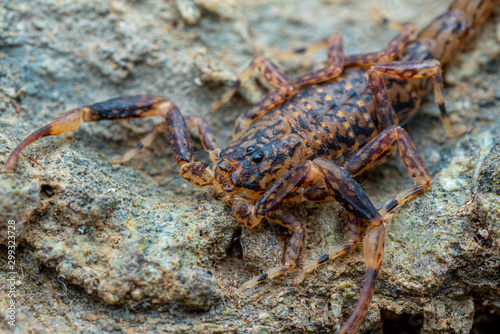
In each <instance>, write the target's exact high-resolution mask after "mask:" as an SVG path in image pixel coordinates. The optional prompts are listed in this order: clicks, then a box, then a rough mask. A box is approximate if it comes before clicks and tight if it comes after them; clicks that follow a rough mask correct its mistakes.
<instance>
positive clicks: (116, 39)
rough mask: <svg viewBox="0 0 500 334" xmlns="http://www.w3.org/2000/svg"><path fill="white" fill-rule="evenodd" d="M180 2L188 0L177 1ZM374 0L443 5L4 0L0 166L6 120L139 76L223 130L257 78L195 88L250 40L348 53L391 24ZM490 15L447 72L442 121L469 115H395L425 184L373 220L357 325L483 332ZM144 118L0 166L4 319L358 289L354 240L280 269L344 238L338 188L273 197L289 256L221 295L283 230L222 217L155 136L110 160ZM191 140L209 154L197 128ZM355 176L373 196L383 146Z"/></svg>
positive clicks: (25, 118) (346, 297)
mask: <svg viewBox="0 0 500 334" xmlns="http://www.w3.org/2000/svg"><path fill="white" fill-rule="evenodd" d="M180 6H192V8H195V11H196V12H195V13H194V14H193V15H194V16H193V15H191V16H189V15H190V13H189V11H187V12H186V11H185V10H184V9H182V10H181V8H180ZM375 8H378V9H379V10H380V11H382V13H383V14H384V15H386V16H389V17H390V18H396V19H398V20H403V21H412V22H416V23H417V24H419V25H420V26H422V25H423V24H425V23H426V22H428V20H429V18H431V17H434V16H435V15H437V14H439V13H441V12H442V11H443V10H444V8H445V4H437V3H436V2H435V1H428V0H423V1H421V3H420V2H419V3H418V4H417V3H414V2H411V1H394V2H384V3H383V4H381V2H378V1H375V0H357V1H352V2H337V3H333V2H332V3H330V2H325V1H319V0H318V1H316V0H314V1H313V0H311V1H294V2H290V1H274V2H269V3H268V2H260V1H253V0H252V1H250V0H248V1H238V2H237V3H235V2H232V1H227V0H226V1H220V2H218V1H175V2H174V1H171V2H167V1H90V0H86V1H79V2H77V3H75V2H64V1H62V2H61V1H55V0H54V1H45V0H44V1H37V0H33V1H15V2H8V3H5V4H4V3H2V4H1V5H0V165H3V164H4V163H5V161H6V159H7V156H8V154H9V153H10V151H11V150H12V149H13V148H14V147H15V145H17V143H18V142H19V141H20V140H21V139H22V138H24V137H25V136H26V135H27V134H28V133H30V132H32V131H33V130H35V129H37V128H38V127H40V126H41V125H43V124H46V123H47V122H49V121H51V120H52V119H54V117H55V116H56V115H58V114H60V113H61V112H63V111H64V110H68V109H71V108H74V107H76V106H79V105H84V104H88V103H93V102H97V101H101V100H105V99H108V98H111V97H115V96H119V95H130V94H138V93H150V94H164V95H166V96H169V97H171V98H172V99H173V100H175V101H176V103H177V104H178V105H179V107H180V108H181V111H182V112H183V113H184V114H201V115H203V116H205V117H206V118H207V119H208V121H209V123H210V124H211V126H212V128H213V130H214V132H215V133H216V134H217V139H218V142H219V144H220V146H225V145H226V144H227V143H228V142H229V138H230V133H231V130H232V124H233V122H234V120H235V118H236V117H237V115H238V113H241V112H242V111H243V110H244V109H245V107H247V106H248V103H249V102H248V101H253V102H254V101H256V100H258V99H259V98H260V97H262V94H263V91H262V89H261V85H260V83H259V82H257V81H256V82H253V83H251V84H249V85H248V86H247V87H245V88H244V89H242V90H241V92H240V93H241V95H242V96H243V97H244V99H246V100H247V101H245V100H243V99H241V98H234V99H233V100H232V101H231V103H230V105H229V106H228V107H225V108H223V109H222V110H220V111H218V113H217V114H213V115H212V114H209V113H208V107H209V106H210V104H211V103H212V102H213V101H215V99H217V98H218V97H219V96H220V95H221V94H222V92H223V91H224V85H226V84H228V83H230V82H231V81H232V80H234V78H235V77H236V75H237V73H238V71H239V70H240V69H242V68H243V67H244V66H245V65H246V64H247V63H248V62H249V60H250V59H251V56H252V55H253V54H255V53H256V52H257V50H259V49H260V50H261V51H262V52H264V53H265V54H268V55H270V56H271V57H272V55H273V50H275V49H281V50H286V49H290V48H294V47H299V46H303V45H305V44H307V43H309V42H310V41H313V40H318V39H320V38H323V37H325V36H327V35H329V34H331V33H333V32H341V33H342V34H343V35H344V40H345V46H346V53H348V54H352V53H357V52H362V51H376V50H380V49H382V48H383V47H384V46H385V44H386V43H387V42H388V41H389V40H390V38H391V37H392V36H393V35H394V31H390V30H388V29H387V28H384V27H382V26H380V25H378V24H377V23H376V22H375V21H373V20H372V19H371V16H370V14H371V13H372V12H373V10H374V9H375ZM196 13H199V15H200V16H198V14H196ZM183 18H184V20H188V19H192V21H191V22H188V23H189V24H193V25H189V26H188V25H186V24H185V21H183ZM498 18H499V16H498V13H497V15H496V16H495V17H494V18H492V19H491V20H489V21H488V22H487V23H486V25H485V27H484V28H483V29H482V31H481V32H480V33H479V34H478V36H477V38H475V39H474V40H472V41H471V43H470V44H469V46H468V47H467V48H466V50H465V51H464V52H463V53H462V54H461V55H459V56H458V57H457V58H456V59H455V60H454V61H453V62H452V63H451V64H450V65H449V66H448V68H447V71H446V74H445V80H446V81H447V82H448V83H449V84H450V85H449V86H448V87H446V94H447V99H448V107H449V110H450V112H451V113H452V120H453V121H454V122H456V123H459V122H462V123H464V122H465V123H467V124H468V125H469V126H470V128H471V129H470V132H469V133H468V134H467V135H465V136H462V137H459V138H456V139H453V140H451V139H447V138H445V137H444V133H443V129H442V126H441V124H440V122H439V119H438V117H437V115H438V111H437V108H436V106H435V105H434V104H433V103H432V102H431V103H427V104H425V105H423V106H422V108H421V109H422V110H421V112H420V114H419V115H418V116H417V117H416V118H415V119H414V120H413V121H412V122H411V124H410V125H409V127H408V131H409V133H410V135H411V136H412V138H414V140H415V143H416V145H417V147H418V148H419V150H420V151H421V153H422V155H423V156H424V158H425V160H426V162H427V164H428V167H429V169H430V171H431V174H432V176H433V179H434V184H433V186H432V187H431V189H430V190H429V191H428V192H427V193H425V194H424V195H423V196H420V197H418V198H417V199H415V200H413V201H412V202H410V203H408V204H407V205H405V206H404V207H402V208H401V209H399V210H398V211H397V213H396V215H395V216H394V219H393V221H392V222H391V224H390V226H389V228H388V233H387V237H386V255H385V258H384V262H383V267H382V271H381V273H380V278H379V283H378V285H377V289H376V294H375V298H374V301H373V303H372V306H371V307H370V311H369V313H368V315H367V317H366V319H365V321H364V323H363V325H362V327H361V329H360V331H361V332H368V331H371V332H377V331H378V332H380V331H382V330H384V331H390V330H391V329H399V330H400V331H403V330H404V331H407V332H411V333H413V332H417V331H420V330H421V331H422V332H428V333H444V332H446V333H448V332H456V333H462V332H468V331H471V328H472V331H475V332H477V333H482V332H485V331H487V330H488V326H490V328H493V327H491V326H493V325H492V323H494V321H495V320H494V319H497V318H498V316H497V317H496V318H495V317H491V316H489V314H490V313H491V312H498V310H499V309H500V289H499V286H498V284H499V282H500V274H499V272H500V251H499V243H498V238H499V237H500V218H499V217H500V207H499V203H500V200H499V196H500V192H499V184H498V182H499V167H498V164H499V150H500V148H499V145H498V142H499V139H498V136H499V131H498V129H499V128H500V108H499V105H498V101H499V100H500V84H499V79H500V76H499V74H498V73H499V66H500V62H499V60H498V59H499V55H500V40H499V38H498V31H499V30H498V27H499V26H500V24H499V19H498ZM323 61H324V54H322V53H318V54H317V55H314V56H310V57H309V56H308V57H307V61H305V63H304V61H303V60H302V58H301V57H297V58H296V59H295V58H294V59H291V60H290V61H287V62H286V63H284V64H282V66H283V68H285V69H286V70H287V73H291V75H292V76H293V75H297V74H299V73H303V71H304V70H306V69H308V68H309V67H308V64H316V66H317V65H318V64H321V63H322V62H323ZM157 121H158V120H152V119H146V120H134V121H124V122H96V123H87V124H84V125H83V126H82V128H81V129H80V130H78V131H77V132H74V133H71V134H68V135H64V136H59V137H53V138H45V139H43V140H41V141H39V142H37V143H36V144H34V145H32V146H30V148H28V149H27V150H26V151H25V152H24V153H23V154H22V156H21V158H20V159H19V165H18V166H17V167H16V168H15V169H13V170H12V171H10V172H7V173H6V172H3V171H2V172H0V219H1V221H0V238H1V239H2V242H5V240H6V239H5V238H6V224H7V222H8V221H9V220H15V221H16V238H17V241H18V243H19V245H20V246H19V247H18V253H17V255H16V256H17V257H18V258H17V261H18V262H17V271H18V272H19V275H18V277H17V283H16V287H17V289H18V299H17V301H18V313H17V325H16V331H18V332H27V331H32V330H38V331H40V332H43V331H47V332H54V331H56V332H69V331H77V332H83V331H86V332H102V331H105V332H114V331H129V332H146V331H150V330H157V331H167V332H223V331H234V332H251V333H267V332H280V331H281V332H290V331H293V332H307V331H316V332H318V331H335V330H336V329H338V328H339V326H340V325H341V324H342V322H343V321H345V319H346V317H347V316H348V315H349V314H350V311H351V310H352V308H353V306H354V304H355V302H356V301H357V298H358V296H359V292H360V289H361V286H362V280H363V276H364V268H365V266H364V263H363V257H362V252H360V251H359V250H357V251H355V252H353V253H351V254H348V255H347V256H345V257H343V258H342V259H339V261H336V262H334V263H329V264H327V265H324V266H323V267H321V268H319V269H318V270H316V271H314V272H313V273H311V274H308V275H307V276H306V277H305V279H304V281H303V282H302V283H301V284H299V285H296V284H294V283H296V281H297V279H298V277H299V276H300V267H302V264H303V263H304V262H305V261H307V260H311V259H314V258H316V257H317V256H318V255H320V254H322V253H324V252H325V251H326V250H328V249H329V248H330V247H333V246H334V245H337V244H339V243H341V242H343V241H345V240H346V238H347V236H346V233H345V222H346V217H345V215H344V212H343V210H342V209H341V208H340V207H339V205H337V204H335V203H321V204H313V203H306V204H303V205H300V206H293V207H290V208H289V210H290V212H292V213H293V214H295V215H297V216H298V217H299V218H300V219H301V220H302V221H303V222H304V224H305V226H306V229H307V233H308V234H307V237H306V243H307V246H306V247H305V249H304V252H303V255H302V259H301V261H300V262H299V266H298V267H299V269H296V270H294V271H293V272H292V273H290V274H288V275H286V276H284V277H283V278H280V279H275V280H272V281H268V282H266V283H264V284H261V285H259V286H257V287H255V288H252V289H250V290H248V291H245V292H244V293H243V294H242V295H235V294H234V290H235V288H237V287H238V286H239V285H240V284H242V283H243V282H244V281H245V280H246V279H248V278H250V277H251V276H252V275H254V274H257V273H259V272H260V271H262V270H265V269H267V268H268V267H270V266H273V265H275V264H276V263H279V262H280V261H282V258H283V253H284V250H285V247H286V243H287V242H288V239H289V237H290V233H289V231H287V230H284V229H283V228H281V227H280V226H277V225H274V224H269V223H267V222H263V223H262V224H261V225H262V226H259V227H258V228H256V229H255V231H252V230H250V231H249V230H243V231H241V230H239V227H238V226H237V225H236V224H235V222H234V220H233V219H232V217H231V211H230V209H229V208H227V207H225V206H223V205H222V204H221V203H220V202H217V201H216V200H214V199H213V198H212V197H211V195H210V192H209V191H206V190H199V189H196V188H194V187H192V186H190V185H189V184H186V182H184V181H183V180H181V179H180V177H179V175H178V166H177V165H176V164H175V162H174V160H173V157H172V154H171V150H170V148H169V145H168V140H167V138H166V136H164V135H163V136H160V137H159V138H158V139H157V140H156V141H155V142H154V144H153V145H152V146H151V147H150V148H148V149H147V150H145V151H143V152H141V153H140V154H139V156H137V157H136V158H134V159H133V160H131V161H130V162H128V163H126V164H123V165H113V164H111V162H110V161H111V158H112V157H113V155H115V154H122V153H124V152H125V151H126V150H127V149H130V148H132V147H134V146H135V145H136V143H137V142H138V141H139V140H140V138H142V137H143V136H144V135H145V134H146V133H147V132H149V131H150V129H151V128H152V126H153V124H154V123H155V122H157ZM195 148H196V150H197V154H198V156H199V157H200V159H201V160H202V161H207V160H208V159H207V156H206V154H204V153H203V152H202V147H201V145H200V143H199V142H197V141H196V142H195ZM359 182H360V184H362V185H363V187H364V188H365V190H366V191H367V193H368V194H369V195H370V196H371V197H372V198H373V200H374V202H375V203H376V204H380V203H383V202H385V201H386V200H387V199H389V198H390V197H391V196H392V195H393V194H395V193H396V192H397V191H398V190H401V189H403V188H404V187H407V186H408V185H409V184H410V183H411V180H410V178H409V176H408V174H407V171H406V169H405V168H404V166H403V165H402V164H401V163H400V161H399V159H398V158H395V159H392V160H391V161H389V162H388V163H386V164H385V165H383V166H381V167H379V168H378V169H376V170H374V171H372V172H369V173H367V174H365V175H362V176H361V177H360V179H359ZM2 247H3V248H2V252H1V254H4V255H2V256H4V257H3V258H5V256H6V254H7V252H6V248H5V247H4V246H2ZM21 268H22V272H23V274H24V276H23V275H22V274H21ZM1 270H2V271H6V268H1ZM2 277H3V276H2ZM65 289H67V292H65V291H66V290H65ZM8 302H9V299H8V297H7V293H6V290H5V289H2V290H1V291H0V310H1V312H0V313H1V314H2V321H1V322H0V328H2V329H3V330H5V329H11V328H10V327H8V324H7V323H6V319H7V318H6V314H7V313H6V312H5V310H6V308H7V305H8ZM48 305H50V306H48ZM193 310H197V311H199V312H192V311H193ZM492 318H493V320H491V319H492Z"/></svg>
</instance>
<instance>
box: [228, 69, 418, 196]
mask: <svg viewBox="0 0 500 334" xmlns="http://www.w3.org/2000/svg"><path fill="white" fill-rule="evenodd" d="M390 84H391V85H392V87H393V88H394V90H393V91H396V86H398V88H400V89H401V93H402V94H404V95H403V96H401V94H399V95H398V96H397V98H396V99H391V102H393V108H394V110H397V111H398V116H400V117H399V122H400V123H401V122H404V121H406V120H407V119H408V118H409V117H410V116H411V115H413V114H414V112H415V111H416V110H417V109H418V106H419V103H420V97H421V94H417V91H416V90H414V91H413V92H409V91H408V89H407V87H406V89H405V86H407V85H409V84H410V83H409V82H408V80H404V79H399V80H397V79H393V80H391V82H390ZM412 88H413V87H412ZM412 93H413V94H412ZM395 107H397V108H395ZM379 132H380V131H379V130H378V128H377V118H376V116H375V106H374V103H373V98H372V95H371V92H370V86H369V83H368V74H367V72H366V70H364V69H361V68H349V69H346V70H345V71H344V73H343V75H342V77H338V78H335V79H333V80H332V81H329V82H324V83H319V84H316V85H313V86H309V87H307V88H304V89H301V90H299V91H298V92H297V93H296V94H295V95H294V96H293V97H292V98H291V99H290V100H289V101H287V102H285V103H283V104H282V105H281V106H279V107H277V108H275V109H273V110H272V111H270V112H268V113H267V114H266V115H264V116H262V117H261V118H259V119H258V120H257V121H255V122H254V123H253V124H252V125H251V127H250V128H248V129H247V130H246V131H245V132H244V133H243V134H242V136H241V137H239V138H238V139H237V140H236V141H235V142H233V143H232V144H231V146H229V147H228V148H226V149H224V150H222V152H221V156H227V157H228V158H229V159H230V158H231V152H232V150H233V147H234V148H236V149H235V151H240V149H241V148H245V149H246V148H247V147H250V146H253V147H258V148H259V150H256V151H255V153H254V154H264V155H266V153H268V152H267V151H269V154H268V155H269V156H273V161H272V162H270V163H269V164H266V165H265V166H262V168H261V169H259V170H257V169H253V168H251V166H249V167H248V168H247V169H246V170H247V171H248V173H251V174H253V175H255V179H256V180H257V181H255V182H252V183H247V184H236V185H238V186H241V187H242V188H247V189H252V190H253V192H252V194H254V195H255V196H256V197H259V196H260V195H261V194H262V193H263V192H264V191H266V190H267V189H268V188H269V187H270V186H271V185H272V184H273V183H274V182H275V181H276V179H278V178H279V177H281V176H282V175H283V174H284V173H285V172H286V171H287V169H285V168H283V165H285V166H286V165H288V167H289V168H291V167H293V166H295V165H297V164H301V163H304V162H305V161H307V160H314V159H315V158H318V157H319V158H324V159H328V160H333V161H334V162H335V163H336V164H338V165H343V164H344V163H345V161H346V159H348V158H349V156H351V155H352V154H353V153H355V152H356V151H357V150H358V149H359V148H361V147H362V146H363V145H365V144H366V143H367V142H368V141H369V140H370V139H372V138H374V137H375V136H376V135H377V134H378V133H379ZM273 150H274V151H276V150H278V152H276V153H272V151H273ZM236 154H238V153H236Z"/></svg>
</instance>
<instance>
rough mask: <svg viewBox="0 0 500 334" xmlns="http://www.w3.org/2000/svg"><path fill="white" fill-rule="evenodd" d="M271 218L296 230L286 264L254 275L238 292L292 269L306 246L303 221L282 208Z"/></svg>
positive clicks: (287, 253) (286, 256) (289, 245)
mask: <svg viewBox="0 0 500 334" xmlns="http://www.w3.org/2000/svg"><path fill="white" fill-rule="evenodd" d="M269 219H270V220H272V221H273V222H275V223H277V224H280V225H282V226H285V227H287V228H290V229H292V230H293V231H294V232H295V233H294V234H293V236H292V238H291V239H290V241H289V242H288V246H287V249H286V255H285V264H284V265H283V266H278V267H274V268H271V269H269V270H267V271H266V272H265V273H263V274H261V275H258V276H255V277H253V278H252V279H251V280H249V281H247V282H245V283H244V284H243V285H242V286H241V287H240V288H238V290H236V293H241V292H243V290H245V289H247V288H249V287H251V286H253V285H255V284H257V283H260V282H262V281H264V280H266V279H271V278H273V277H276V276H279V275H282V274H284V273H286V272H288V271H290V270H291V269H292V268H293V267H295V265H296V264H297V262H298V261H299V257H300V253H301V252H302V247H303V246H304V239H305V236H306V231H305V229H304V225H302V222H301V221H300V220H298V219H297V218H296V217H294V216H292V215H291V214H289V213H286V212H284V211H281V210H278V211H276V213H275V214H274V215H272V216H270V217H269Z"/></svg>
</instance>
